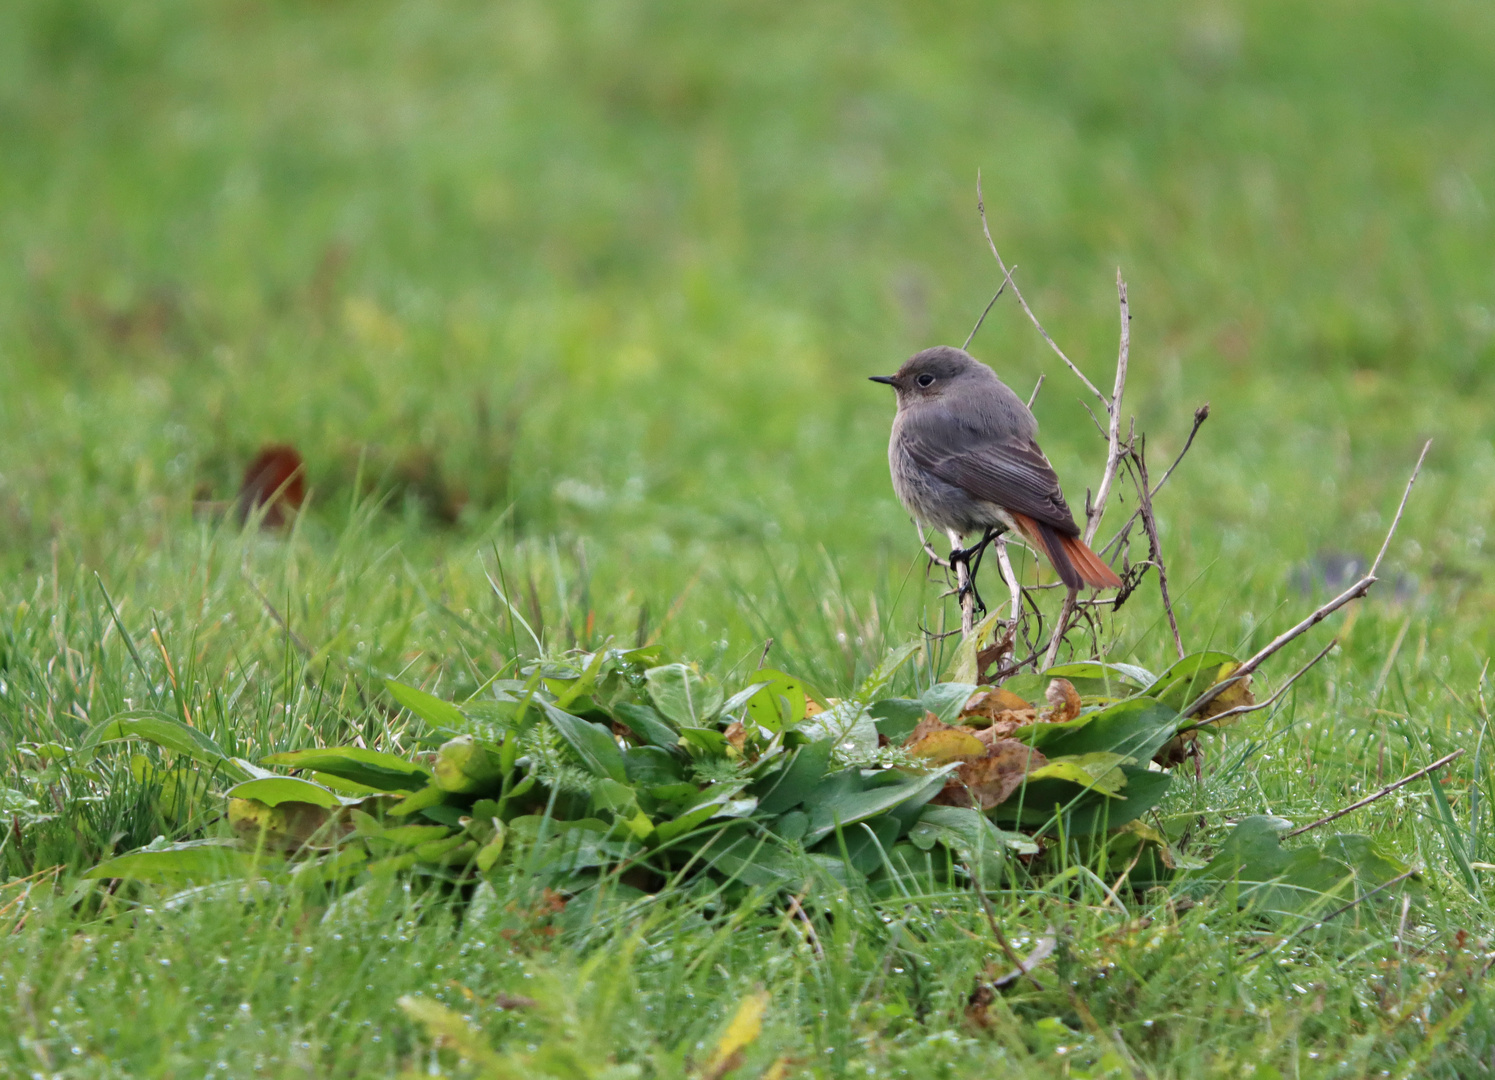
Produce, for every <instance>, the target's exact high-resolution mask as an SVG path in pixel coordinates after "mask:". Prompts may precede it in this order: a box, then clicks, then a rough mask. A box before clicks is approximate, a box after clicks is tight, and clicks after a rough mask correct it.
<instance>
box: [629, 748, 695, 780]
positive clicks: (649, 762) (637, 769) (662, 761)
mask: <svg viewBox="0 0 1495 1080" xmlns="http://www.w3.org/2000/svg"><path fill="white" fill-rule="evenodd" d="M623 767H624V768H625V769H627V771H628V780H629V783H633V784H639V785H641V786H644V787H656V786H658V785H660V784H678V783H680V782H681V781H682V780H683V779H684V773H682V772H681V768H680V759H679V758H677V757H675V755H674V754H671V753H670V752H669V751H667V750H661V749H660V748H659V747H657V746H631V747H629V748H628V749H627V750H625V751H623Z"/></svg>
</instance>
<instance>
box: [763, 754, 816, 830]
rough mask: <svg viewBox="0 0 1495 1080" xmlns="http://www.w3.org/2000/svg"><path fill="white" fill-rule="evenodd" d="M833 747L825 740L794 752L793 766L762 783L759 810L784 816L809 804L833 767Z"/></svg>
mask: <svg viewBox="0 0 1495 1080" xmlns="http://www.w3.org/2000/svg"><path fill="white" fill-rule="evenodd" d="M831 749H832V744H831V741H830V740H829V739H821V740H819V741H818V742H812V743H810V744H808V745H806V746H801V747H800V748H799V749H797V750H795V751H794V754H793V756H792V757H791V758H790V759H789V763H788V764H787V765H785V766H784V768H783V769H782V770H781V771H780V772H779V773H777V774H776V775H775V776H772V777H768V778H766V779H765V780H764V781H762V782H760V784H759V789H761V792H762V794H760V796H759V799H758V805H759V808H760V809H761V810H762V811H763V813H765V814H770V815H772V814H782V813H783V812H784V811H786V810H793V809H794V808H795V807H796V806H798V805H800V804H801V803H802V802H804V801H805V798H806V796H808V795H809V794H810V792H812V791H814V790H815V786H816V785H817V784H819V783H820V781H821V779H822V778H823V777H824V776H825V770H826V769H827V768H828V767H829V765H830V760H831Z"/></svg>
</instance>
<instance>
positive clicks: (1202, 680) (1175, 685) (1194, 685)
mask: <svg viewBox="0 0 1495 1080" xmlns="http://www.w3.org/2000/svg"><path fill="white" fill-rule="evenodd" d="M1236 662H1237V661H1236V658H1235V657H1233V656H1231V655H1230V654H1229V653H1223V652H1201V653H1194V654H1193V655H1192V656H1186V657H1184V658H1183V659H1182V660H1180V661H1178V662H1177V663H1176V664H1174V665H1173V666H1172V667H1170V668H1168V670H1167V671H1165V672H1163V673H1162V674H1161V675H1159V676H1158V677H1157V679H1156V680H1154V682H1153V683H1152V684H1151V685H1150V686H1148V687H1147V689H1146V694H1147V696H1148V697H1152V698H1156V699H1157V700H1159V701H1161V702H1162V703H1163V704H1164V705H1168V706H1171V707H1172V708H1173V710H1174V711H1175V712H1177V711H1179V710H1181V709H1183V708H1184V707H1186V706H1187V705H1189V704H1191V703H1192V702H1193V701H1194V700H1195V699H1196V698H1197V697H1199V695H1200V694H1202V693H1204V692H1205V691H1206V690H1208V689H1209V688H1210V687H1211V686H1213V685H1214V684H1215V681H1216V678H1217V676H1218V674H1219V671H1220V668H1221V666H1222V665H1224V664H1234V663H1236Z"/></svg>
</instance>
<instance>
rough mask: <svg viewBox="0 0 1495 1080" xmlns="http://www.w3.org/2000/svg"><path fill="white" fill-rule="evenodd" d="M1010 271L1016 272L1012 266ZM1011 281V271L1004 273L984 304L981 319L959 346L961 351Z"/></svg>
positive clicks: (967, 345)
mask: <svg viewBox="0 0 1495 1080" xmlns="http://www.w3.org/2000/svg"><path fill="white" fill-rule="evenodd" d="M1012 269H1013V270H1016V269H1017V267H1016V266H1013V268H1012ZM1011 280H1012V271H1010V270H1009V271H1006V272H1005V273H1004V276H1003V278H1002V284H1000V285H998V286H997V291H996V292H994V293H992V297H991V299H990V300H988V301H987V302H986V307H985V309H983V310H982V312H981V317H980V318H979V319H977V320H976V325H975V326H973V327H971V332H970V333H969V334H967V335H966V340H965V344H964V345H962V346H961V349H967V348H969V347H970V344H971V339H972V338H974V337H975V336H976V331H978V330H980V329H981V324H982V323H984V322H985V321H986V317H987V316H988V315H990V314H991V309H992V308H994V307H996V305H997V301H998V300H999V299H1001V297H1002V291H1003V290H1004V289H1006V288H1007V283H1008V282H1009V281H1011Z"/></svg>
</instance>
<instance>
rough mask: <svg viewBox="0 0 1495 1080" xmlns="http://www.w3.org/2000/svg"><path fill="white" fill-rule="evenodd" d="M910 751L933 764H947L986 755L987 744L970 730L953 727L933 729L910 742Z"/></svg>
mask: <svg viewBox="0 0 1495 1080" xmlns="http://www.w3.org/2000/svg"><path fill="white" fill-rule="evenodd" d="M908 752H909V753H910V754H912V755H913V756H914V757H916V758H921V759H922V760H924V761H927V762H929V763H930V764H931V765H945V764H948V763H949V762H952V761H962V760H965V759H968V758H978V757H984V756H985V754H986V744H985V743H983V742H982V741H981V740H980V739H978V738H976V736H974V735H972V734H971V733H970V732H969V731H962V730H961V729H960V728H953V727H952V728H946V729H945V730H944V731H932V732H930V733H929V734H927V735H925V736H924V737H923V738H921V739H918V740H917V741H915V742H911V743H909V744H908Z"/></svg>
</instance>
